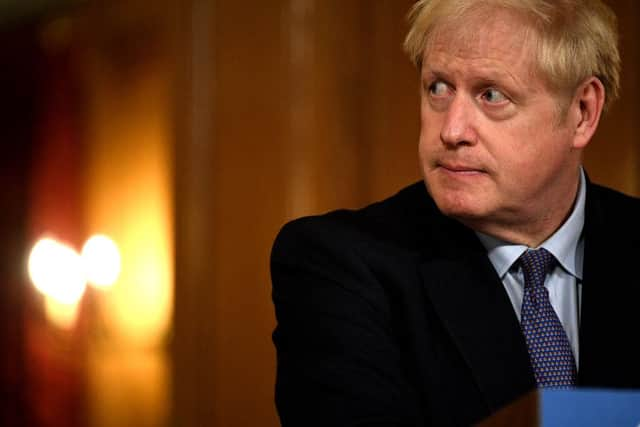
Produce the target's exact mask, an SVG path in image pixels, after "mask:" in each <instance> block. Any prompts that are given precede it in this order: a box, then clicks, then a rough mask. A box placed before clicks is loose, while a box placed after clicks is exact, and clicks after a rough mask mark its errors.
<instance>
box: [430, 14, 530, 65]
mask: <svg viewBox="0 0 640 427" xmlns="http://www.w3.org/2000/svg"><path fill="white" fill-rule="evenodd" d="M443 54H444V55H447V56H449V57H458V58H466V59H471V60H479V61H482V60H488V61H491V60H498V61H501V62H507V63H509V64H511V65H521V66H525V67H526V68H532V67H533V65H534V64H535V38H534V34H533V31H532V30H531V28H530V25H529V23H528V21H527V20H526V19H525V18H524V17H522V16H521V15H518V14H517V13H515V12H512V11H508V10H505V9H497V8H483V9H476V10H471V11H467V12H466V13H464V14H462V15H460V16H458V17H456V18H454V19H444V20H443V21H441V22H439V23H438V25H437V26H436V27H435V28H434V29H433V31H432V33H431V35H430V37H429V38H428V40H427V44H426V46H425V50H424V56H423V61H424V63H429V62H430V61H433V60H435V59H436V58H437V57H439V56H442V55H443Z"/></svg>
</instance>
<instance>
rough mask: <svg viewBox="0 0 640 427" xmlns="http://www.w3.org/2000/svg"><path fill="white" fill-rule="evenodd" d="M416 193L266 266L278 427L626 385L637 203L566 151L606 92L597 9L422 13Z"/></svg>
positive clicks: (612, 52) (486, 4)
mask: <svg viewBox="0 0 640 427" xmlns="http://www.w3.org/2000/svg"><path fill="white" fill-rule="evenodd" d="M410 17H411V25H412V26H411V29H410V32H409V34H408V36H407V39H406V41H405V49H406V50H407V52H408V53H409V55H410V56H411V58H412V59H413V60H414V62H415V63H416V65H417V67H418V69H419V71H420V79H421V80H420V81H421V89H420V90H421V105H420V108H421V133H420V142H419V153H420V162H421V166H422V172H423V175H424V183H418V184H414V185H413V186H410V187H408V188H406V189H404V190H402V191H401V192H399V193H398V194H397V195H395V196H393V197H391V198H390V199H387V200H384V201H382V202H379V203H376V204H374V205H371V206H368V207H366V208H364V209H361V210H358V211H337V212H333V213H329V214H326V215H323V216H318V217H312V218H303V219H300V220H297V221H294V222H292V223H290V224H288V225H287V226H285V227H284V228H283V230H282V231H281V233H280V235H279V236H278V238H277V240H276V243H275V245H274V248H273V253H272V278H273V299H274V304H275V308H276V315H277V319H278V326H277V328H276V330H275V332H274V336H273V339H274V342H275V345H276V348H277V355H278V371H277V384H276V404H277V406H278V410H279V413H280V417H281V421H282V424H283V425H284V426H315V425H318V426H320V425H322V426H423V425H469V424H472V423H475V422H478V421H480V420H481V419H483V418H485V417H486V416H488V415H490V414H491V413H493V412H495V411H496V410H497V409H499V408H500V407H502V406H504V405H505V404H507V403H509V402H511V401H512V400H514V399H516V398H517V397H518V396H520V395H522V394H524V393H526V392H528V391H530V390H532V389H534V388H535V387H573V386H578V387H583V386H584V387H587V386H588V387H591V386H597V387H640V364H639V363H638V360H639V359H638V357H639V356H640V353H639V352H638V344H637V341H638V339H637V334H638V333H637V327H638V325H639V324H640V320H639V317H638V315H637V314H636V313H637V311H636V305H637V302H638V301H640V287H639V286H638V282H639V281H638V279H637V276H638V273H637V272H636V271H635V270H636V268H635V263H636V260H637V256H638V254H639V253H640V231H639V227H638V226H637V225H636V224H637V221H638V218H640V202H639V201H638V200H636V199H633V198H630V197H627V196H624V195H622V194H620V193H617V192H614V191H612V190H608V189H605V188H603V187H599V186H597V185H595V184H592V183H590V182H589V181H588V179H587V178H586V175H585V174H584V172H583V171H582V169H581V158H582V150H583V149H584V148H585V147H586V146H587V144H588V143H589V141H590V139H591V137H592V136H593V134H594V132H595V130H596V128H597V126H598V122H599V119H600V115H601V112H602V111H603V109H604V108H605V107H608V106H609V105H610V104H611V102H613V100H614V99H615V98H616V96H617V90H618V80H619V77H618V75H619V56H618V51H617V47H616V43H617V35H616V30H615V17H614V16H613V14H612V13H611V12H610V11H609V9H608V8H607V7H606V6H605V5H603V4H602V3H601V2H600V1H596V0H582V1H579V0H556V1H553V2H549V1H542V0H493V1H491V0H485V1H480V0H478V1H474V0H421V1H419V2H417V3H416V5H415V6H414V8H413V10H412V13H411V15H410Z"/></svg>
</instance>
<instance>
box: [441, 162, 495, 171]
mask: <svg viewBox="0 0 640 427" xmlns="http://www.w3.org/2000/svg"><path fill="white" fill-rule="evenodd" d="M437 166H438V167H439V168H442V169H444V170H445V171H446V172H451V173H456V174H479V173H486V171H485V170H484V169H482V168H480V167H476V166H472V165H466V164H464V163H442V162H439V163H437Z"/></svg>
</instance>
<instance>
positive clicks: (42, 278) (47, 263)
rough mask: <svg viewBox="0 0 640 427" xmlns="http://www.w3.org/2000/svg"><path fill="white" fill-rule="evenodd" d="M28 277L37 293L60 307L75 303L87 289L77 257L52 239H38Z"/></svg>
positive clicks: (32, 253)
mask: <svg viewBox="0 0 640 427" xmlns="http://www.w3.org/2000/svg"><path fill="white" fill-rule="evenodd" d="M29 276H30V278H31V281H32V282H33V284H34V285H35V287H36V289H38V290H39V291H40V292H41V293H42V294H44V295H45V296H47V297H49V298H52V299H53V300H55V301H57V302H59V303H61V304H66V305H70V304H75V303H77V302H78V301H79V300H80V298H82V295H83V294H84V291H85V288H86V280H85V276H84V271H83V267H82V262H81V259H80V256H79V255H78V253H77V252H76V251H75V250H73V249H72V248H70V247H69V246H67V245H65V244H63V243H60V242H58V241H56V240H54V239H51V238H44V239H41V240H39V241H38V242H37V243H36V244H35V245H34V246H33V249H32V250H31V254H30V255H29Z"/></svg>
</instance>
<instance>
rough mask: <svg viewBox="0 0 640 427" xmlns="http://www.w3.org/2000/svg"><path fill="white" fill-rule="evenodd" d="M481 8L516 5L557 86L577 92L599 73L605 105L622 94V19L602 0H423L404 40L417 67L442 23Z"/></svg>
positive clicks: (541, 64) (543, 71)
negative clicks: (620, 91) (620, 86)
mask: <svg viewBox="0 0 640 427" xmlns="http://www.w3.org/2000/svg"><path fill="white" fill-rule="evenodd" d="M480 8H482V9H484V10H486V9H487V8H499V9H505V10H508V11H513V12H515V13H517V14H519V15H521V16H522V17H524V18H525V19H526V21H527V22H528V23H530V28H529V30H531V31H532V32H533V34H534V36H535V37H534V40H535V41H536V44H537V67H538V72H539V73H540V75H541V76H542V78H543V79H545V81H546V82H547V83H548V85H549V86H550V87H551V88H552V89H555V90H558V91H560V92H564V93H567V94H572V93H573V91H575V89H576V88H577V87H578V85H580V84H581V83H582V82H583V81H584V80H585V79H586V78H588V77H591V76H595V77H597V78H598V79H599V80H600V81H601V82H602V84H603V86H604V88H605V93H606V97H605V110H606V109H608V108H609V107H610V106H611V104H612V103H613V101H615V99H616V98H617V97H618V92H619V85H620V54H619V52H618V30H617V20H616V16H615V14H614V13H613V12H612V11H611V9H609V7H608V6H606V5H605V4H604V3H602V2H601V1H600V0H419V1H418V2H417V3H416V4H415V5H414V6H413V7H412V9H411V11H410V12H409V16H408V19H409V22H410V25H411V28H410V29H409V33H408V34H407V37H406V38H405V41H404V50H405V52H406V53H407V54H408V55H409V57H410V58H411V60H412V61H413V63H414V64H415V65H416V67H418V68H421V67H422V58H423V54H424V51H425V49H426V48H427V47H428V45H429V43H430V42H431V41H432V39H433V36H434V33H436V32H437V31H438V30H439V29H440V28H441V26H442V25H443V24H445V23H453V22H456V23H462V24H464V20H465V19H468V18H469V16H470V15H471V14H473V12H474V11H476V10H478V9H480ZM460 27H461V28H464V25H460Z"/></svg>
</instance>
